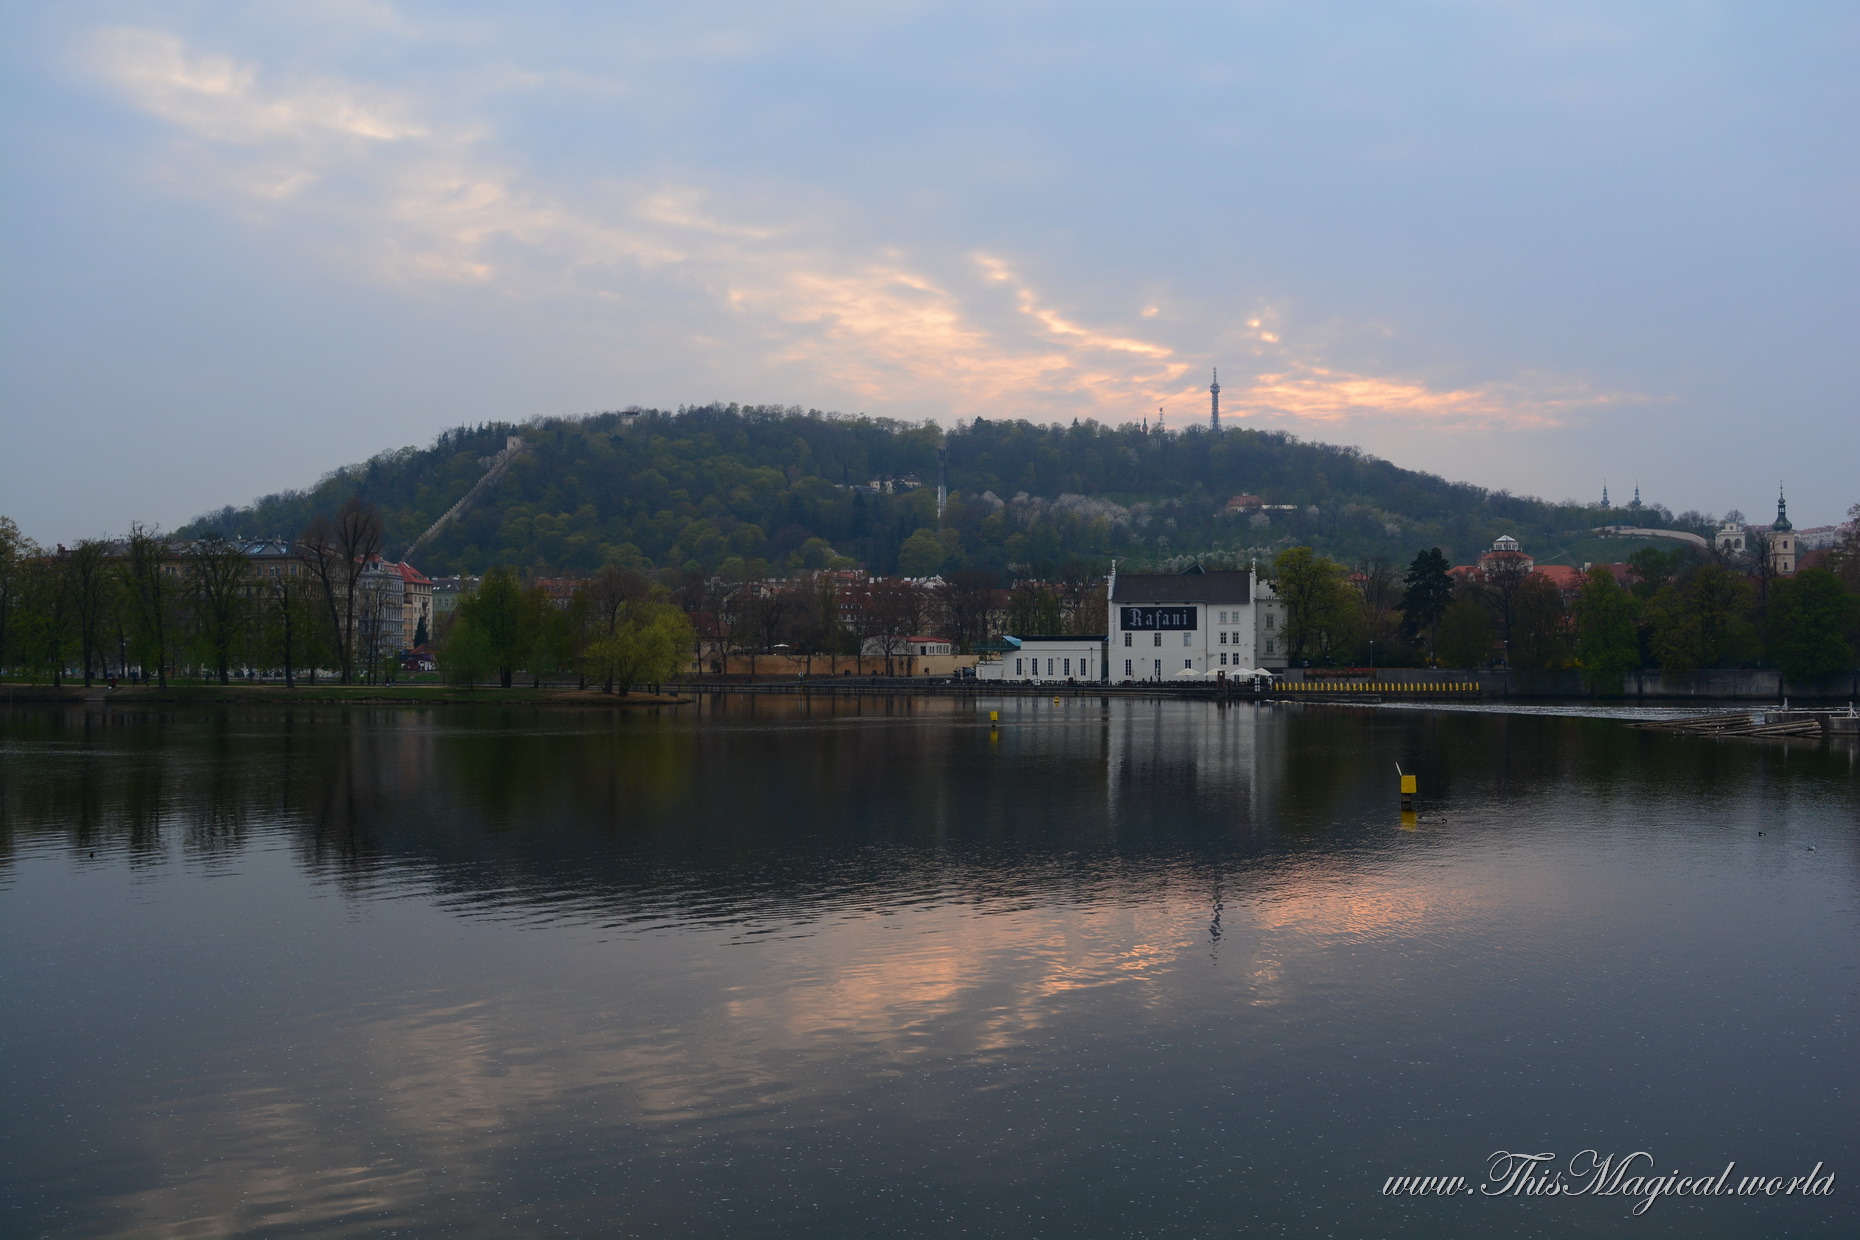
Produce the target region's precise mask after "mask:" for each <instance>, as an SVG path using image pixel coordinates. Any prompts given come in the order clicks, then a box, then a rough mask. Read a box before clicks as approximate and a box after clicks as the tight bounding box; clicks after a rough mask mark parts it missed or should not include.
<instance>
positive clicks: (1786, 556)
mask: <svg viewBox="0 0 1860 1240" xmlns="http://www.w3.org/2000/svg"><path fill="white" fill-rule="evenodd" d="M1770 572H1772V573H1774V574H1775V575H1776V576H1778V577H1793V576H1795V526H1793V525H1790V524H1789V501H1788V500H1787V499H1785V498H1784V497H1783V492H1782V487H1781V486H1780V485H1779V486H1777V488H1776V522H1775V524H1773V525H1771V526H1770Z"/></svg>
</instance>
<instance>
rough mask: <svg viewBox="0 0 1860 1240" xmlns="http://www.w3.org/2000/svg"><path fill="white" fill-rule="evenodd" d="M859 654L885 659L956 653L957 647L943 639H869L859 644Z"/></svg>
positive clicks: (869, 657)
mask: <svg viewBox="0 0 1860 1240" xmlns="http://www.w3.org/2000/svg"><path fill="white" fill-rule="evenodd" d="M859 653H860V654H861V655H864V656H865V657H866V658H868V659H871V658H880V659H882V658H885V657H887V656H891V657H903V656H907V655H909V656H915V657H919V658H921V657H924V656H927V655H944V654H954V653H956V648H955V646H953V645H951V644H950V643H949V642H948V641H946V640H944V639H943V638H941V637H868V638H866V639H865V640H864V641H863V642H861V643H859Z"/></svg>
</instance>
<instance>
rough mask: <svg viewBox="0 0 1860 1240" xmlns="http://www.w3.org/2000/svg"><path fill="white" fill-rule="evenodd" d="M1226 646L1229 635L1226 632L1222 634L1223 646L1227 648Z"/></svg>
mask: <svg viewBox="0 0 1860 1240" xmlns="http://www.w3.org/2000/svg"><path fill="white" fill-rule="evenodd" d="M1226 644H1227V634H1226V633H1225V632H1222V634H1221V645H1223V646H1225V645H1226Z"/></svg>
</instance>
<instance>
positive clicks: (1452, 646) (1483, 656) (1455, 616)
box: [1436, 598, 1492, 668]
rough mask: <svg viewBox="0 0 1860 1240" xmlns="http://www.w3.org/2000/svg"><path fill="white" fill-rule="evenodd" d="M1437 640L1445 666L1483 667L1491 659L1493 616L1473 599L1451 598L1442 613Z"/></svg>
mask: <svg viewBox="0 0 1860 1240" xmlns="http://www.w3.org/2000/svg"><path fill="white" fill-rule="evenodd" d="M1436 643H1437V646H1438V649H1439V651H1440V657H1441V659H1442V660H1444V661H1445V662H1446V664H1447V666H1449V667H1465V668H1479V667H1484V666H1485V665H1486V664H1487V663H1488V662H1490V661H1491V658H1492V618H1491V616H1490V615H1489V614H1487V612H1486V609H1485V608H1484V607H1481V606H1480V605H1479V604H1478V603H1476V602H1474V601H1473V600H1472V599H1470V598H1458V599H1454V600H1453V601H1452V602H1451V603H1448V604H1447V609H1446V611H1444V612H1442V613H1441V616H1440V631H1439V633H1438V635H1437V637H1436Z"/></svg>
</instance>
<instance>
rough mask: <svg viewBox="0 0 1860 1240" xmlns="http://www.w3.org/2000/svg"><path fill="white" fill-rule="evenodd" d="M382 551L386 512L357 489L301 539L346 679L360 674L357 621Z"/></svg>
mask: <svg viewBox="0 0 1860 1240" xmlns="http://www.w3.org/2000/svg"><path fill="white" fill-rule="evenodd" d="M380 554H381V514H380V513H378V512H376V511H375V508H374V505H372V504H367V503H364V502H362V500H361V499H360V497H358V496H353V495H351V496H350V497H349V499H348V502H346V503H344V504H343V506H342V508H341V509H340V510H339V511H338V512H337V513H336V516H335V518H334V519H333V520H332V519H330V518H329V517H325V516H319V517H316V518H315V519H313V520H312V521H311V522H310V524H309V526H308V527H307V528H306V529H305V530H304V532H303V536H302V537H300V538H299V539H298V540H297V555H298V558H299V559H301V560H302V561H303V563H304V567H305V568H306V569H308V570H309V572H310V576H311V577H312V579H314V581H315V582H316V584H317V586H318V587H319V589H320V590H321V593H322V595H323V605H324V610H325V612H326V613H327V617H328V621H329V629H330V644H331V645H332V646H333V647H334V648H335V651H336V662H337V664H338V665H339V666H340V668H341V670H342V683H343V684H345V685H346V684H349V683H350V682H351V681H353V680H354V678H355V655H356V647H355V633H356V622H357V620H358V619H359V618H360V615H359V613H360V609H361V607H362V606H363V599H362V598H361V579H362V574H363V573H365V572H367V571H368V565H369V563H370V562H371V561H373V560H375V559H376V558H378V557H379V556H380Z"/></svg>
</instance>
